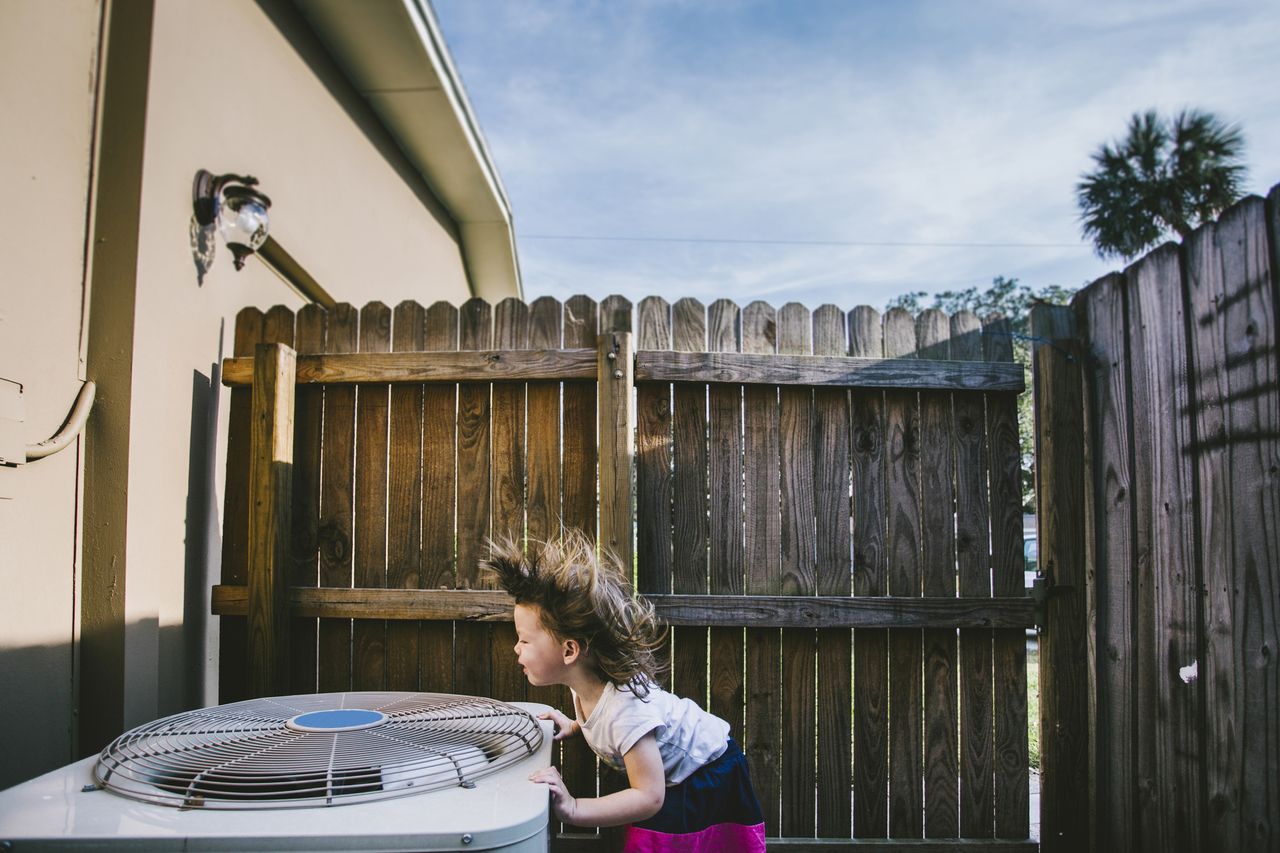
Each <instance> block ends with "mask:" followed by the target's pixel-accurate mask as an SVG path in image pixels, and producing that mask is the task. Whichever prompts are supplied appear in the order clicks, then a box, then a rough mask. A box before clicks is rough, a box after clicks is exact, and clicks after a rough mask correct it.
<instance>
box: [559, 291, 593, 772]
mask: <svg viewBox="0 0 1280 853" xmlns="http://www.w3.org/2000/svg"><path fill="white" fill-rule="evenodd" d="M564 309H565V310H564V345H565V346H566V347H590V348H591V349H593V350H594V349H595V346H596V335H597V332H598V329H599V325H600V307H599V305H597V303H596V302H595V300H593V299H590V298H589V297H586V296H574V297H572V298H570V299H569V300H568V301H566V302H565V305H564ZM563 394H564V400H563V404H562V405H563V406H564V417H563V430H564V437H563V444H564V446H563V450H562V460H563V462H562V465H563V469H562V472H563V495H562V507H563V509H562V518H563V519H564V526H565V527H566V528H574V529H577V530H582V531H587V532H589V533H591V534H592V535H595V534H596V533H597V530H598V527H597V512H598V502H597V499H596V462H597V459H598V457H599V453H598V445H597V443H596V429H597V423H596V420H597V419H596V396H597V395H596V386H595V382H594V381H590V382H566V383H565V384H564V391H563ZM558 707H560V708H569V707H572V706H571V705H570V704H569V691H568V689H567V688H565V689H564V690H562V691H561V699H560V702H559V703H558ZM560 760H561V770H562V772H563V773H564V779H565V783H566V784H567V785H568V786H569V789H570V790H571V791H585V792H586V793H587V795H590V794H591V793H592V792H593V791H595V790H596V789H597V782H596V765H597V761H596V758H595V753H593V752H592V751H591V749H590V748H589V747H588V746H587V744H586V741H584V740H583V739H582V738H572V739H570V740H566V741H564V742H563V743H562V750H561V759H560Z"/></svg>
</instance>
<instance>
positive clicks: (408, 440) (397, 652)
mask: <svg viewBox="0 0 1280 853" xmlns="http://www.w3.org/2000/svg"><path fill="white" fill-rule="evenodd" d="M425 322H426V312H425V311H424V310H423V308H422V306H421V305H419V304H418V303H417V302H413V301H408V300H406V301H404V302H401V303H400V304H399V305H397V306H396V308H395V312H394V314H393V315H392V323H391V348H392V349H393V350H395V351H397V352H405V351H409V352H413V351H420V350H423V349H425V348H426V328H425V325H424V324H425ZM423 390H424V388H423V386H421V385H393V386H392V387H391V401H390V407H391V411H390V421H389V423H388V426H387V444H388V454H387V586H388V587H391V588H393V589H419V588H421V586H422V532H421V529H420V524H419V522H420V520H421V518H422V460H423V454H422V394H423ZM387 689H389V690H417V689H418V624H417V623H416V622H399V621H393V622H388V623H387Z"/></svg>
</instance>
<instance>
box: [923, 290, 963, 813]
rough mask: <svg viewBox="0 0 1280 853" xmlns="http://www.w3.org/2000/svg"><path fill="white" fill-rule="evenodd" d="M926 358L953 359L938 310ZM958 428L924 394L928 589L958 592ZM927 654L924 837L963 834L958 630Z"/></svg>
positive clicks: (947, 398) (934, 635)
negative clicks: (958, 734)
mask: <svg viewBox="0 0 1280 853" xmlns="http://www.w3.org/2000/svg"><path fill="white" fill-rule="evenodd" d="M916 344H917V348H918V349H917V351H918V353H919V355H920V357H921V358H929V359H939V360H950V359H951V358H952V354H951V321H950V318H948V317H947V315H946V314H944V313H942V312H941V311H937V310H934V309H930V310H927V311H924V312H921V314H920V316H919V317H918V318H917V319H916ZM954 444H955V423H954V420H953V412H952V408H951V395H950V394H948V393H946V392H945V391H922V392H920V448H921V451H920V496H921V500H920V536H921V558H922V559H921V567H922V569H923V575H924V577H923V590H924V594H925V595H930V596H934V595H936V596H948V597H950V596H954V595H955V594H956V584H957V578H956V550H955V483H954V481H953V479H952V476H953V473H954V465H955V460H954V456H955V454H954ZM923 655H924V741H925V743H924V753H925V759H924V808H925V811H924V834H925V837H926V838H955V837H956V836H957V834H958V833H959V811H960V792H959V787H958V781H959V762H958V759H957V754H956V753H957V748H956V730H957V729H956V726H957V720H956V680H957V679H956V632H955V631H950V630H945V629H936V628H934V629H926V630H925V631H924V636H923Z"/></svg>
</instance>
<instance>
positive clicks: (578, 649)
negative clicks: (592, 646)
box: [560, 640, 582, 666]
mask: <svg viewBox="0 0 1280 853" xmlns="http://www.w3.org/2000/svg"><path fill="white" fill-rule="evenodd" d="M560 652H561V654H563V655H564V663H565V666H569V665H570V664H573V663H575V662H577V660H578V658H580V657H581V656H582V645H581V644H580V643H579V642H578V641H577V640H565V641H563V642H562V643H560Z"/></svg>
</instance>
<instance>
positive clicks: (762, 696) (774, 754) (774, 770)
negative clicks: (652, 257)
mask: <svg viewBox="0 0 1280 853" xmlns="http://www.w3.org/2000/svg"><path fill="white" fill-rule="evenodd" d="M776 317H777V313H776V312H775V311H774V309H773V307H772V306H771V305H769V304H767V303H765V302H759V301H757V302H752V303H751V304H750V305H748V306H747V307H746V308H744V309H743V312H742V351H743V352H749V353H772V352H774V342H775V340H776V330H777V320H776ZM743 444H744V450H745V456H746V459H747V460H749V462H748V464H747V465H746V466H745V471H744V494H743V504H744V516H745V519H744V521H745V536H744V543H743V553H744V559H745V560H746V568H747V576H746V584H745V586H746V593H747V594H748V595H778V594H780V593H781V592H782V574H781V566H780V563H779V556H780V554H781V537H782V534H781V528H780V525H781V516H780V514H779V509H778V508H779V505H780V501H781V493H780V489H779V483H778V389H777V388H776V387H770V386H760V385H748V386H746V387H745V388H744V389H743ZM746 643H747V653H746V673H747V675H746V678H747V684H746V710H745V727H746V740H745V743H746V752H747V760H748V762H749V764H750V767H751V781H752V783H753V784H754V785H755V788H756V794H757V796H758V797H759V799H760V805H761V808H762V809H764V816H765V832H766V833H767V834H768V835H770V836H776V835H777V834H778V832H779V823H778V819H779V815H780V813H781V812H780V811H779V805H780V803H781V799H780V789H779V771H780V766H781V765H780V762H779V760H778V757H779V755H780V754H781V751H782V669H781V655H782V633H781V631H779V630H778V629H776V628H751V627H748V628H747V638H746Z"/></svg>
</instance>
